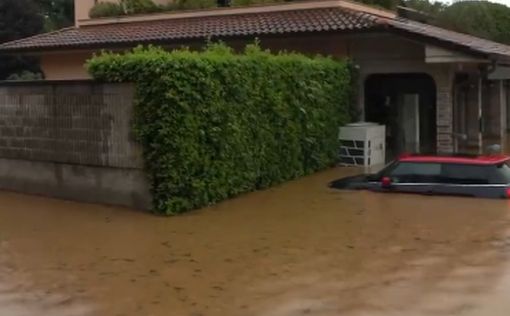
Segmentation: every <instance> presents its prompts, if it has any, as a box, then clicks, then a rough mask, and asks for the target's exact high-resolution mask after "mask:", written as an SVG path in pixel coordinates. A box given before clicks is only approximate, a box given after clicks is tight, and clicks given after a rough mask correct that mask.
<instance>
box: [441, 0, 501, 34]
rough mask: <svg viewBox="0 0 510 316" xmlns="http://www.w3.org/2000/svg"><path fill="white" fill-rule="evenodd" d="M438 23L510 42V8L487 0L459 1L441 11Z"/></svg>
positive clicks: (453, 28) (457, 29) (460, 30)
mask: <svg viewBox="0 0 510 316" xmlns="http://www.w3.org/2000/svg"><path fill="white" fill-rule="evenodd" d="M437 23H438V25H440V26H442V27H445V28H449V29H452V30H455V31H459V32H464V33H469V34H473V35H476V36H479V37H483V38H487V39H490V40H493V41H496V42H501V43H506V44H510V8H509V7H507V6H505V5H503V4H497V3H492V2H487V1H464V2H457V3H454V4H452V5H451V6H449V7H447V8H446V9H444V10H443V11H442V12H440V13H439V15H438V18H437Z"/></svg>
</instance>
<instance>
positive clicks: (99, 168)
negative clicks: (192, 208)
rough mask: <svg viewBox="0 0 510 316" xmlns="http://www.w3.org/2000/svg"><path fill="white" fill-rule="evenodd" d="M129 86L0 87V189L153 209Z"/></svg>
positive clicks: (61, 84) (57, 84)
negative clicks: (135, 132)
mask: <svg viewBox="0 0 510 316" xmlns="http://www.w3.org/2000/svg"><path fill="white" fill-rule="evenodd" d="M133 94H134V90H133V87H132V86H131V85H124V84H122V85H120V84H98V83H94V82H82V81H77V82H42V83H2V84H0V188H2V189H10V190H16V191H21V192H26V193H37V194H45V195H49V196H55V197H63V198H69V199H73V200H79V201H87V202H98V203H106V204H119V205H125V206H130V207H136V208H143V209H147V208H149V207H150V194H149V189H148V184H147V180H146V179H145V174H144V172H143V159H142V154H141V148H140V146H139V145H138V144H137V143H136V142H135V141H134V139H133V135H132V133H131V128H132V127H131V120H132V115H133V99H134V98H133Z"/></svg>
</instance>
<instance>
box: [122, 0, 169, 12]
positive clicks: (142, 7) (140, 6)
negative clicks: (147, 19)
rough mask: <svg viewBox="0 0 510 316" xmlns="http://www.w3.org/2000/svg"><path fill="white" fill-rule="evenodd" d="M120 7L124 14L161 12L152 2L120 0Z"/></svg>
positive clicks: (145, 0) (147, 0)
mask: <svg viewBox="0 0 510 316" xmlns="http://www.w3.org/2000/svg"><path fill="white" fill-rule="evenodd" d="M120 5H121V7H122V8H123V9H124V12H125V13H126V14H138V13H152V12H158V11H161V8H160V7H159V6H157V5H156V4H155V3H154V2H152V0H120Z"/></svg>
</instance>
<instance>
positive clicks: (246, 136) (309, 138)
mask: <svg viewBox="0 0 510 316" xmlns="http://www.w3.org/2000/svg"><path fill="white" fill-rule="evenodd" d="M88 69H89V71H90V73H91V74H92V75H93V76H94V77H95V78H96V79H99V80H101V81H108V82H135V83H136V95H137V97H136V98H137V100H136V109H135V132H136V135H137V136H138V139H139V141H140V142H141V143H142V145H143V148H144V158H145V162H146V170H147V172H148V174H149V177H150V180H151V183H152V193H153V199H154V208H155V211H156V212H159V213H163V214H176V213H181V212H184V211H187V210H191V209H196V208H200V207H203V206H206V205H210V204H212V203H216V202H218V201H221V200H224V199H226V198H228V197H232V196H235V195H238V194H240V193H243V192H248V191H253V190H257V189H262V188H267V187H269V186H271V185H274V184H277V183H281V182H283V181H286V180H289V179H293V178H296V177H299V176H302V175H305V174H309V173H312V172H314V171H316V170H319V169H323V168H326V167H329V166H331V165H333V164H334V163H335V162H336V159H337V149H338V142H337V139H338V128H339V126H340V125H342V124H344V123H346V122H347V121H348V120H349V103H350V90H351V84H350V65H349V63H348V62H347V61H334V60H332V59H329V58H323V57H315V58H308V57H305V56H303V55H299V54H287V53H281V54H279V55H272V54H270V53H269V52H267V51H261V50H260V49H259V48H258V46H257V45H249V46H247V48H246V49H245V52H244V53H242V54H235V53H233V52H232V51H231V50H230V49H229V48H228V47H226V46H225V45H223V44H213V45H209V46H208V48H207V49H206V50H205V51H203V52H192V51H189V50H186V49H183V50H176V51H173V52H167V51H165V50H163V49H160V48H154V47H149V48H141V47H139V48H136V49H135V50H133V51H132V52H129V53H126V54H124V55H119V54H114V53H102V54H101V55H99V56H95V57H94V58H92V59H91V60H90V61H89V62H88Z"/></svg>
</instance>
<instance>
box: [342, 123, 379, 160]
mask: <svg viewBox="0 0 510 316" xmlns="http://www.w3.org/2000/svg"><path fill="white" fill-rule="evenodd" d="M339 138H340V162H341V163H342V164H343V165H347V166H363V167H372V166H377V165H383V164H384V163H385V156H386V127H385V126H384V125H379V124H377V123H369V122H358V123H352V124H348V125H346V126H343V127H341V128H340V135H339Z"/></svg>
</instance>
